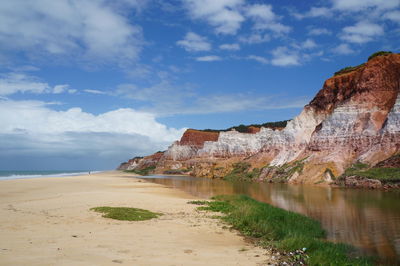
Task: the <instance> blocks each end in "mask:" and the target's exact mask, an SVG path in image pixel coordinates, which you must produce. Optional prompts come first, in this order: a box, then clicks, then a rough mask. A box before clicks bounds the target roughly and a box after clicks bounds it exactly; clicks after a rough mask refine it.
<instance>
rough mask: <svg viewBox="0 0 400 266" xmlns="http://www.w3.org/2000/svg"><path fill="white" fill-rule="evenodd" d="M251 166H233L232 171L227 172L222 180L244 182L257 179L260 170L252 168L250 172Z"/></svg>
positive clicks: (241, 164)
mask: <svg viewBox="0 0 400 266" xmlns="http://www.w3.org/2000/svg"><path fill="white" fill-rule="evenodd" d="M250 167H251V165H250V164H249V163H246V162H238V163H235V164H233V169H232V171H231V172H229V173H228V174H227V175H226V176H225V177H224V179H225V180H230V181H239V180H241V181H246V180H251V179H253V178H257V177H258V176H259V175H260V173H261V170H260V169H258V168H254V169H252V170H250Z"/></svg>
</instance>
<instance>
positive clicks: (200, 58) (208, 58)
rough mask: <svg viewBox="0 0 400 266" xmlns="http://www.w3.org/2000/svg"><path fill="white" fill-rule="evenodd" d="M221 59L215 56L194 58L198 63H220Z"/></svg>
mask: <svg viewBox="0 0 400 266" xmlns="http://www.w3.org/2000/svg"><path fill="white" fill-rule="evenodd" d="M221 60H222V58H221V57H219V56H216V55H206V56H200V57H196V61H200V62H212V61H221Z"/></svg>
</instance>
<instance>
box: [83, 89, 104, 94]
mask: <svg viewBox="0 0 400 266" xmlns="http://www.w3.org/2000/svg"><path fill="white" fill-rule="evenodd" d="M83 91H84V92H87V93H91V94H107V92H104V91H99V90H91V89H85V90H83Z"/></svg>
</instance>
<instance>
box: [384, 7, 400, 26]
mask: <svg viewBox="0 0 400 266" xmlns="http://www.w3.org/2000/svg"><path fill="white" fill-rule="evenodd" d="M383 18H385V19H389V20H392V21H394V22H397V23H399V24H400V11H399V10H395V11H390V12H387V13H386V14H385V15H383Z"/></svg>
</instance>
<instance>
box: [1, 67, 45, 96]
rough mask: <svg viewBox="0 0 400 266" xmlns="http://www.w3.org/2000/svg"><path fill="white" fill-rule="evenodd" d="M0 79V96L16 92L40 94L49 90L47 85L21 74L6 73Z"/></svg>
mask: <svg viewBox="0 0 400 266" xmlns="http://www.w3.org/2000/svg"><path fill="white" fill-rule="evenodd" d="M0 77H1V78H0V95H11V94H14V93H17V92H21V93H26V92H29V93H35V94H40V93H45V92H48V91H49V90H50V86H49V84H47V83H45V82H41V81H39V80H38V78H36V77H33V76H29V75H26V74H23V73H14V72H13V73H7V74H2V75H1V76H0Z"/></svg>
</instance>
